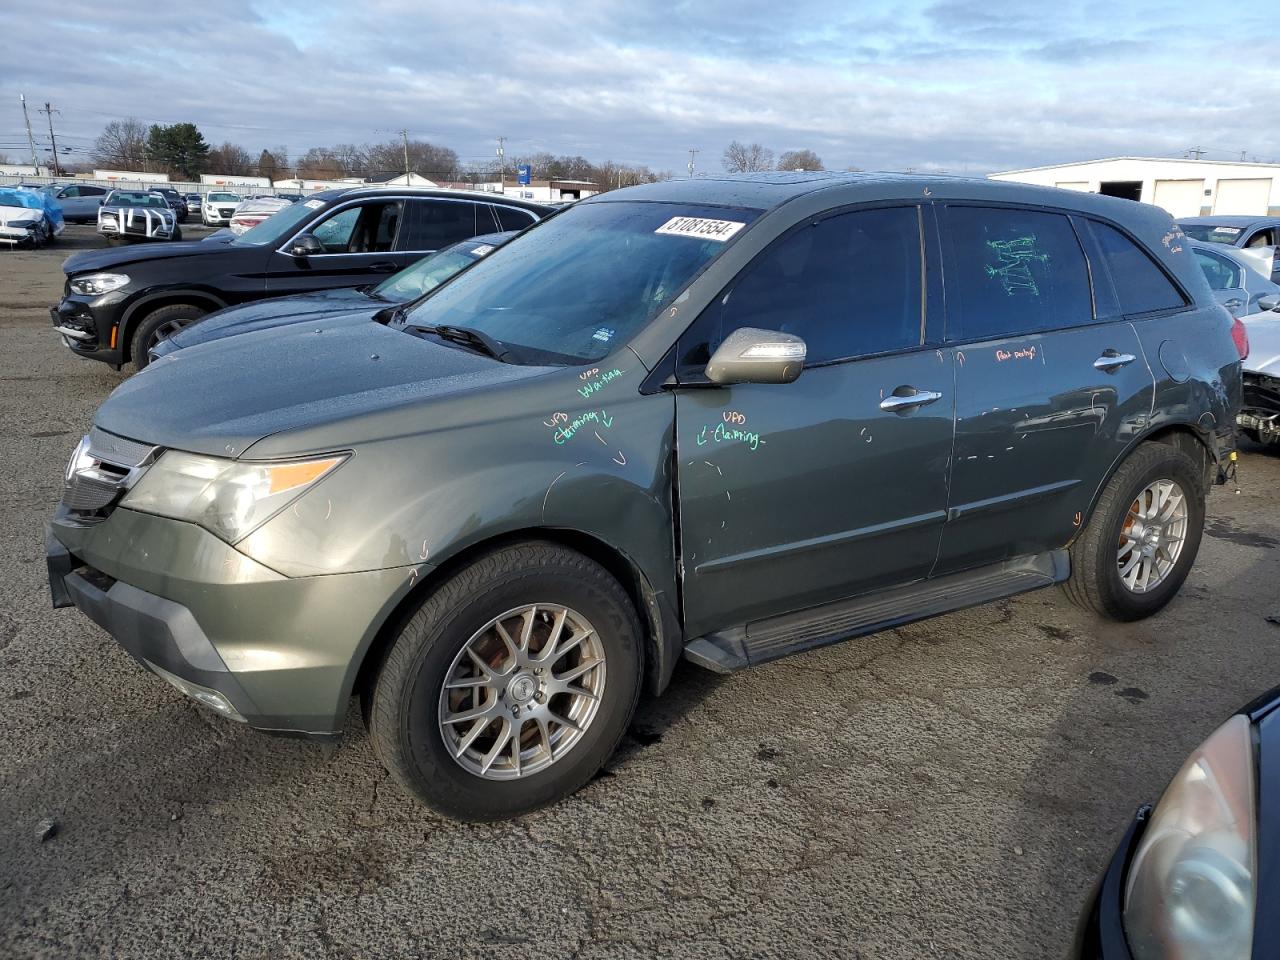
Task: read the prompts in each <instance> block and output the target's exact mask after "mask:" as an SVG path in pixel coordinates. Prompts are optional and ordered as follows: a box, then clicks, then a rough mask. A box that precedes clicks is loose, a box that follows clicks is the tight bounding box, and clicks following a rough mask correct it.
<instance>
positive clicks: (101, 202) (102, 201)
mask: <svg viewBox="0 0 1280 960" xmlns="http://www.w3.org/2000/svg"><path fill="white" fill-rule="evenodd" d="M106 202H107V201H106V200H99V201H98V206H100V207H101V206H102V205H103V204H105V203H106Z"/></svg>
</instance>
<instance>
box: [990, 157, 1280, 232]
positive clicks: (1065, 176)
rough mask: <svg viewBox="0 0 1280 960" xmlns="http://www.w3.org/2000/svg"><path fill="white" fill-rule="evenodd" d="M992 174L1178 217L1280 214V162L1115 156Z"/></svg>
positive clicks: (995, 176) (1004, 178)
mask: <svg viewBox="0 0 1280 960" xmlns="http://www.w3.org/2000/svg"><path fill="white" fill-rule="evenodd" d="M990 179H992V180H1014V181H1017V182H1018V183H1034V184H1038V185H1040V186H1045V187H1062V188H1064V189H1066V190H1086V191H1089V192H1091V193H1101V194H1105V195H1106V196H1111V197H1124V198H1125V199H1127V200H1141V201H1142V202H1143V203H1154V204H1156V205H1157V206H1160V207H1164V208H1165V209H1166V210H1168V211H1169V213H1170V214H1172V215H1173V216H1175V217H1197V216H1209V215H1210V214H1244V215H1247V216H1268V215H1270V216H1280V163H1229V162H1222V161H1218V160H1175V159H1168V158H1160V157H1113V158H1111V159H1109V160H1085V161H1082V162H1080V163H1059V164H1054V165H1052V166H1048V167H1031V168H1029V169H1026V170H1007V171H1005V172H1003V173H993V174H991V175H990Z"/></svg>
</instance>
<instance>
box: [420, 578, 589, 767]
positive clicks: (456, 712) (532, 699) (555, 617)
mask: <svg viewBox="0 0 1280 960" xmlns="http://www.w3.org/2000/svg"><path fill="white" fill-rule="evenodd" d="M604 684H605V653H604V645H603V644H602V643H601V640H600V636H599V634H597V633H596V631H595V629H594V628H593V627H592V626H591V624H590V623H589V622H588V621H587V619H586V618H585V617H583V616H582V615H581V614H580V613H578V612H577V611H575V610H572V609H570V608H568V607H565V606H563V605H560V604H553V603H531V604H527V605H525V606H522V607H517V608H515V609H513V610H508V611H507V612H506V613H504V614H501V615H500V616H497V617H494V618H493V619H492V620H490V621H489V622H488V623H486V624H485V625H484V626H483V627H481V628H480V629H479V630H477V631H476V632H475V633H474V634H472V636H471V638H470V639H469V640H468V641H467V642H466V644H464V645H463V647H462V649H461V650H460V651H459V652H458V655H457V656H456V657H454V660H453V663H452V665H451V666H450V667H449V670H448V672H447V673H446V674H445V682H444V687H443V688H442V689H441V691H440V706H439V718H438V722H439V725H440V735H441V737H442V738H443V740H444V744H445V747H446V748H447V749H448V751H449V755H450V756H452V757H453V759H454V760H455V761H456V762H457V763H458V764H459V765H460V766H461V767H462V768H463V769H464V770H467V771H468V772H470V773H473V774H475V775H476V776H479V777H483V778H485V779H489V780H515V779H519V778H521V777H527V776H530V775H532V774H534V773H537V772H539V771H541V770H544V769H546V768H547V767H549V766H550V765H551V764H553V763H557V762H559V761H560V760H562V759H563V758H564V756H565V755H566V754H567V753H569V751H570V750H572V749H573V748H574V746H575V745H576V744H578V743H579V742H580V741H581V740H582V737H583V735H584V734H585V733H586V731H587V729H588V728H589V727H590V726H591V722H592V721H593V720H594V719H595V716H596V713H597V710H598V708H599V706H600V698H601V697H602V696H603V695H604Z"/></svg>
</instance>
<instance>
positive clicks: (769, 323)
mask: <svg viewBox="0 0 1280 960" xmlns="http://www.w3.org/2000/svg"><path fill="white" fill-rule="evenodd" d="M920 290H921V279H920V219H919V214H918V213H917V210H916V208H915V207H895V208H891V209H885V210H860V211H857V212H854V213H843V214H839V215H837V216H834V217H828V218H826V219H825V220H822V221H820V222H818V223H817V224H810V225H806V226H803V227H801V228H800V229H798V230H795V231H793V232H792V233H790V234H787V235H786V236H784V237H782V238H781V239H779V240H777V241H775V242H774V243H773V245H772V246H770V247H769V248H768V249H767V250H765V251H764V252H763V253H762V254H760V255H759V256H758V257H756V258H755V259H754V260H752V261H751V263H750V264H748V265H747V267H746V268H745V269H744V270H743V271H742V272H741V273H740V274H738V277H737V278H736V279H735V280H734V282H733V284H732V286H731V287H730V288H729V290H728V292H727V293H726V294H725V295H724V296H722V297H721V298H720V300H719V301H717V303H716V304H715V305H713V306H712V309H713V310H717V309H718V310H719V311H720V322H719V324H718V326H719V330H718V333H717V332H715V331H711V335H712V336H713V337H714V339H715V340H716V342H718V341H719V340H721V339H723V338H724V337H725V336H727V335H728V334H730V333H732V332H733V331H734V330H737V329H739V328H741V327H758V328H760V329H763V330H780V331H782V332H784V333H792V334H795V335H796V336H798V337H801V338H802V339H803V340H804V342H805V345H806V347H807V348H808V354H807V357H806V362H807V363H810V364H813V363H825V362H828V361H832V360H844V359H847V358H850V357H862V356H869V355H871V354H877V353H885V352H887V351H890V350H901V349H904V348H907V347H914V346H919V344H920V332H921V331H920V320H921V297H920ZM712 349H714V345H712Z"/></svg>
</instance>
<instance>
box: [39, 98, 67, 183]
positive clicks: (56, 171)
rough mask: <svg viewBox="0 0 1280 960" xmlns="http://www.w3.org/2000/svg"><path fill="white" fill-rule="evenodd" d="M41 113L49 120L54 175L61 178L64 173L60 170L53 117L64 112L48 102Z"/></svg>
mask: <svg viewBox="0 0 1280 960" xmlns="http://www.w3.org/2000/svg"><path fill="white" fill-rule="evenodd" d="M40 112H41V113H43V114H44V115H45V116H46V117H48V118H49V142H50V143H51V144H53V175H54V176H55V177H60V176H62V171H61V170H60V169H59V168H58V141H57V140H55V139H54V136H53V115H54V114H55V113H62V111H61V110H55V109H54V108H53V104H51V103H50V102H49V101H48V100H46V101H45V102H44V109H43V110H41V111H40Z"/></svg>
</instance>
